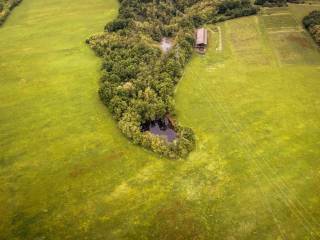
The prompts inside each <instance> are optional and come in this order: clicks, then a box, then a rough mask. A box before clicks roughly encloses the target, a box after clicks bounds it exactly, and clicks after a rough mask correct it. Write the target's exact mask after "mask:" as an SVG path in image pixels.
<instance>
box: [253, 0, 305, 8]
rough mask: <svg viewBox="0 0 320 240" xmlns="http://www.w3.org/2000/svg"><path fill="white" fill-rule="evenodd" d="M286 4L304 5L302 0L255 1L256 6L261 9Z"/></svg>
mask: <svg viewBox="0 0 320 240" xmlns="http://www.w3.org/2000/svg"><path fill="white" fill-rule="evenodd" d="M287 3H304V0H255V4H256V5H262V6H263V7H283V6H287Z"/></svg>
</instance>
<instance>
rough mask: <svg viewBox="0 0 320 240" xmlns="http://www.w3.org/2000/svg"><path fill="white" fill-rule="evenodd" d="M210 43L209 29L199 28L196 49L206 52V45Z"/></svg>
mask: <svg viewBox="0 0 320 240" xmlns="http://www.w3.org/2000/svg"><path fill="white" fill-rule="evenodd" d="M207 45H208V30H207V29H205V28H199V29H197V31H196V46H195V47H196V49H198V51H199V52H201V53H204V51H205V47H206V46H207Z"/></svg>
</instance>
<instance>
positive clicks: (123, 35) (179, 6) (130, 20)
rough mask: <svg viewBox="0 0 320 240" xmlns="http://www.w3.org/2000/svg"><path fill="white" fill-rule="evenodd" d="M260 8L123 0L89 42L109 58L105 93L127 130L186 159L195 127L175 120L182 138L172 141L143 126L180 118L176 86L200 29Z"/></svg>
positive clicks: (204, 1) (199, 0)
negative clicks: (165, 42) (167, 45)
mask: <svg viewBox="0 0 320 240" xmlns="http://www.w3.org/2000/svg"><path fill="white" fill-rule="evenodd" d="M256 12H257V9H256V8H255V7H253V6H252V5H251V3H250V1H249V0H240V1H235V0H228V1H224V2H222V3H219V2H214V1H212V0H174V1H171V0H170V1H169V0H120V8H119V14H118V17H117V18H116V19H115V20H113V21H112V22H110V23H108V24H107V25H106V26H105V32H103V33H101V34H97V35H94V36H92V37H90V38H89V39H88V40H87V43H88V44H90V46H91V47H92V49H93V50H94V51H95V52H96V54H97V55H99V56H100V57H101V58H102V59H103V64H102V77H101V86H100V89H99V95H100V98H101V100H102V101H103V103H104V104H105V105H106V106H107V107H108V108H109V110H110V112H111V113H112V115H113V117H114V118H115V119H116V120H117V122H118V126H119V128H120V130H121V131H122V133H123V134H124V135H125V136H127V137H128V138H129V139H131V140H132V141H133V142H134V143H136V144H139V145H142V146H143V147H145V148H148V149H151V150H152V151H154V152H156V153H159V154H160V155H163V156H165V157H168V158H180V157H186V156H187V155H188V154H189V153H190V152H191V151H192V150H193V149H194V147H195V135H194V132H193V131H192V129H190V128H188V127H185V126H181V125H180V124H179V123H178V122H176V121H175V124H174V130H175V131H176V132H177V138H176V140H174V141H173V142H168V141H166V139H164V138H161V137H160V136H157V135H153V134H151V133H150V132H149V131H142V130H141V126H142V124H144V123H146V122H149V121H154V120H157V119H161V118H164V117H165V116H166V115H170V116H173V117H174V116H175V109H174V89H175V86H176V84H177V83H178V82H179V80H180V78H181V76H182V73H183V69H184V67H185V65H186V64H187V62H188V61H189V60H190V58H191V56H192V53H193V46H194V44H195V42H194V41H195V39H194V38H195V36H194V32H195V28H197V27H200V26H202V25H204V24H207V23H215V22H219V21H224V20H227V19H231V18H235V17H241V16H248V15H252V14H255V13H256ZM163 37H169V38H171V39H172V40H173V42H174V46H173V47H172V48H171V50H170V51H169V52H167V53H163V52H162V51H161V50H160V47H159V41H160V40H161V39H162V38H163Z"/></svg>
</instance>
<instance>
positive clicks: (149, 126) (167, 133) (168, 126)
mask: <svg viewBox="0 0 320 240" xmlns="http://www.w3.org/2000/svg"><path fill="white" fill-rule="evenodd" d="M141 131H150V132H151V133H152V134H154V135H159V136H163V137H164V138H166V139H167V140H168V142H173V140H175V139H176V137H177V133H176V132H175V131H174V128H173V125H172V123H171V121H170V120H169V119H168V118H167V117H165V118H164V119H158V120H155V121H150V122H146V123H144V124H142V125H141Z"/></svg>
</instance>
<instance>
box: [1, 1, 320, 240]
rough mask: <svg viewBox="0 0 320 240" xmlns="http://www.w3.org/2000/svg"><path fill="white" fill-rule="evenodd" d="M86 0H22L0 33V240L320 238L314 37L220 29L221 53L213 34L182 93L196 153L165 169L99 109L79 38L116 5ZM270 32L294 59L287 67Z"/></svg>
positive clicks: (241, 27)
mask: <svg viewBox="0 0 320 240" xmlns="http://www.w3.org/2000/svg"><path fill="white" fill-rule="evenodd" d="M88 2H89V1H83V0H80V1H77V2H75V1H71V0H64V1H62V0H55V1H49V0H46V1H37V0H24V2H23V3H22V4H21V6H19V7H18V8H16V9H15V11H14V12H13V14H12V15H11V16H10V18H9V19H8V21H7V23H6V24H5V25H4V27H3V28H0V53H1V54H0V83H1V88H0V123H1V124H0V133H1V137H0V150H1V155H0V157H1V158H0V216H1V217H0V239H1V240H2V239H6V240H7V239H10V240H11V239H21V240H26V239H27V240H28V239H32V240H34V239H57V240H58V239H59V240H60V239H90V240H92V239H104V240H105V239H107V240H109V239H111V240H116V239H130V240H131V239H137V240H141V239H166V240H169V239H170V240H171V239H174V240H176V239H178V240H182V239H183V240H185V239H186V240H188V239H210V240H211V239H213V240H214V239H216V240H222V239H228V240H229V239H230V240H235V239H236V240H238V239H257V240H264V239H270V240H274V239H299V240H300V239H319V234H320V232H319V229H320V228H319V219H320V197H319V195H320V189H319V182H320V163H319V159H320V139H319V134H320V132H319V129H320V100H319V90H320V82H319V79H320V64H319V60H318V59H320V54H319V51H318V50H317V49H316V48H315V45H313V43H312V41H311V39H310V38H309V37H308V35H305V33H303V32H300V34H302V35H299V36H304V37H305V38H306V39H307V40H306V41H307V43H306V44H307V45H306V44H304V45H299V43H297V41H296V40H292V38H290V37H289V38H288V37H287V36H284V35H283V34H284V33H283V32H280V33H275V32H274V31H273V30H272V31H273V33H270V30H269V29H266V28H265V25H264V23H263V19H262V16H259V17H249V18H242V19H238V20H234V21H230V22H226V23H222V24H221V25H219V26H220V27H221V31H222V40H223V42H222V51H217V50H216V48H217V47H218V46H219V38H218V34H217V33H213V32H210V48H209V52H208V53H207V54H206V55H205V56H199V55H195V57H194V58H193V59H192V61H191V63H190V64H189V65H188V66H187V68H186V71H185V74H184V78H183V79H182V81H181V83H180V84H179V86H178V89H177V111H178V117H179V120H180V121H181V122H182V123H183V124H185V125H187V126H191V127H192V128H193V129H194V130H195V131H196V135H197V138H198V139H197V149H196V150H195V151H194V152H193V153H192V154H191V155H190V157H189V158H188V159H186V160H179V161H169V160H166V159H160V158H159V157H158V156H156V155H154V154H152V153H150V152H148V151H145V150H143V149H141V148H139V147H136V146H133V145H132V144H131V143H130V142H129V141H127V140H126V139H125V138H124V137H123V136H122V135H121V134H120V133H119V131H118V130H117V128H116V124H115V122H114V121H113V120H112V119H111V116H110V114H108V112H107V110H106V109H105V107H104V106H103V105H102V104H101V103H100V101H99V99H98V96H97V89H98V81H99V75H100V74H99V65H100V60H99V58H97V57H96V56H94V54H93V53H92V51H91V50H90V49H88V47H87V46H86V45H85V44H84V39H85V38H86V37H88V36H90V35H91V34H92V33H94V32H98V31H100V30H102V28H103V26H104V24H105V22H106V21H107V20H108V19H109V20H110V19H112V17H114V16H115V14H116V7H117V5H116V3H115V1H111V0H94V1H90V3H88ZM291 10H292V9H291V6H290V11H291ZM293 10H294V11H293V12H296V9H293ZM286 11H288V10H287V9H286ZM296 16H297V14H294V17H296ZM211 28H212V29H214V27H213V26H211ZM272 36H275V37H276V38H275V39H277V38H280V37H281V41H282V42H283V41H285V42H286V43H287V45H288V46H286V44H283V45H284V47H287V48H288V49H289V50H292V49H295V48H296V47H297V46H298V47H299V49H298V50H296V51H298V53H297V54H298V55H299V54H300V55H301V56H300V55H299V56H298V57H297V58H293V60H292V61H290V62H288V60H287V59H286V58H283V57H281V54H279V51H281V49H279V47H278V46H277V45H276V44H277V41H278V40H277V41H275V40H273V38H272ZM298 42H299V41H298ZM304 50H306V51H308V54H307V56H304V55H303V52H304ZM309 59H314V62H312V64H310V60H309Z"/></svg>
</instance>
